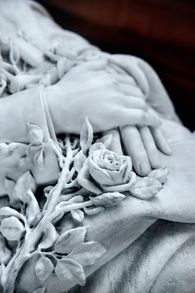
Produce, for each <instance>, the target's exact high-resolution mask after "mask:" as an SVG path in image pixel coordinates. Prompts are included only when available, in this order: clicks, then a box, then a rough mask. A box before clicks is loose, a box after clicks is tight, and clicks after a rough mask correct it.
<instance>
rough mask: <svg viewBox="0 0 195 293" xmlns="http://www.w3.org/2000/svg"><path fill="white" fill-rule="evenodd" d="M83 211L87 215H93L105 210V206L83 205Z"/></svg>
mask: <svg viewBox="0 0 195 293" xmlns="http://www.w3.org/2000/svg"><path fill="white" fill-rule="evenodd" d="M83 210H84V212H85V214H86V215H88V216H95V215H97V214H99V213H101V212H103V211H105V207H103V206H99V207H94V206H93V207H85V208H83Z"/></svg>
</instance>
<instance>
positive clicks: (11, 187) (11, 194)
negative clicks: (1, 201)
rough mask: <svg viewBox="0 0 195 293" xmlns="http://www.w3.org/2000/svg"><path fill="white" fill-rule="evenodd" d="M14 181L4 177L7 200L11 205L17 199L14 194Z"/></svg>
mask: <svg viewBox="0 0 195 293" xmlns="http://www.w3.org/2000/svg"><path fill="white" fill-rule="evenodd" d="M15 184H16V183H15V182H14V181H13V180H10V179H8V178H6V177H5V179H4V186H5V188H6V192H7V194H8V196H9V201H10V204H11V205H15V203H16V202H17V201H18V198H16V196H15V192H14V188H15Z"/></svg>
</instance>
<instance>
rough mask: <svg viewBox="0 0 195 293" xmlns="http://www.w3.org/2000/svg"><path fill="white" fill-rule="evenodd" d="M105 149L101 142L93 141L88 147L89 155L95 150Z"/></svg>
mask: <svg viewBox="0 0 195 293" xmlns="http://www.w3.org/2000/svg"><path fill="white" fill-rule="evenodd" d="M102 149H105V145H104V144H103V143H102V142H95V143H94V144H92V145H91V147H90V149H89V155H91V154H93V153H94V152H95V151H97V150H102Z"/></svg>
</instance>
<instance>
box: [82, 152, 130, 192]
mask: <svg viewBox="0 0 195 293" xmlns="http://www.w3.org/2000/svg"><path fill="white" fill-rule="evenodd" d="M134 179H135V173H134V172H132V162H131V158H130V157H128V156H123V155H118V154H116V153H114V152H112V151H110V150H108V149H106V148H104V147H101V148H99V149H96V150H94V151H93V152H92V153H91V154H90V155H89V157H88V158H87V159H86V161H85V162H84V165H83V167H82V169H81V170H80V172H79V175H78V182H79V184H80V185H81V186H83V187H84V188H85V189H87V190H89V191H91V192H93V193H96V194H101V193H102V192H107V191H114V192H116V191H119V192H122V191H127V190H129V188H130V185H132V183H133V182H134V181H135V180H134Z"/></svg>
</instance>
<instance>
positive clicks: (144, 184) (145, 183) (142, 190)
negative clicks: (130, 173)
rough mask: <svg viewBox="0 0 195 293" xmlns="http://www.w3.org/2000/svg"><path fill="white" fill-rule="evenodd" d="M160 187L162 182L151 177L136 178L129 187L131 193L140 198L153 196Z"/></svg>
mask: <svg viewBox="0 0 195 293" xmlns="http://www.w3.org/2000/svg"><path fill="white" fill-rule="evenodd" d="M161 188H162V184H161V183H160V182H159V181H158V180H156V179H153V178H149V177H144V178H142V179H140V180H137V181H136V182H135V183H134V184H133V185H132V186H131V187H130V193H131V195H133V196H135V197H138V198H140V199H150V198H152V197H153V196H155V195H156V194H157V193H158V192H159V191H160V190H161Z"/></svg>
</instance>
